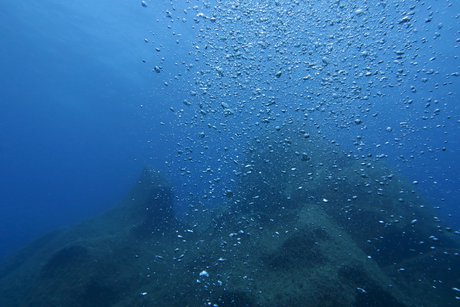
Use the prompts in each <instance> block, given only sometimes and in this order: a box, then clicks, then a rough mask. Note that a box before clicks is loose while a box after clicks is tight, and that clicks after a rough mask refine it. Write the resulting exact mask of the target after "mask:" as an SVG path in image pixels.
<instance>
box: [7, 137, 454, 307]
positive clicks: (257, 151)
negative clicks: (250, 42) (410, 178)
mask: <svg viewBox="0 0 460 307" xmlns="http://www.w3.org/2000/svg"><path fill="white" fill-rule="evenodd" d="M248 152H249V154H248V162H247V163H245V165H244V167H243V168H242V169H241V173H240V175H239V182H238V186H237V187H236V188H235V191H234V195H233V197H232V198H231V199H230V200H229V201H230V203H228V204H223V205H222V206H220V207H219V208H217V209H215V210H209V209H208V208H204V209H206V210H197V205H196V206H195V205H194V208H195V210H193V212H191V213H190V214H189V215H186V216H187V217H186V218H183V219H182V220H180V221H179V220H178V219H177V218H176V217H175V214H174V208H173V199H174V197H173V194H172V190H171V187H170V186H169V185H168V183H167V182H166V181H165V180H164V179H163V178H162V177H161V176H160V174H159V173H158V172H155V171H151V170H145V171H143V173H142V174H141V177H140V179H139V180H138V182H137V184H136V185H135V186H134V188H133V190H132V191H131V192H130V194H129V195H128V197H127V198H126V199H125V200H124V201H123V202H122V203H121V204H120V205H119V206H117V207H115V208H114V209H113V210H111V211H109V212H108V213H106V214H105V215H102V216H100V217H97V218H94V219H93V220H91V221H88V222H85V223H83V224H81V225H78V226H76V227H74V228H72V229H69V230H66V231H62V232H60V233H54V234H51V235H49V236H47V237H45V238H43V239H41V240H39V241H37V242H36V243H34V244H33V245H31V246H29V247H27V248H25V249H24V250H23V251H22V252H21V253H19V254H18V255H17V256H16V257H14V258H12V259H11V261H10V262H9V263H7V264H6V265H5V267H4V268H3V270H2V271H1V275H0V306H358V307H361V306H439V307H441V306H455V304H456V303H457V301H456V300H455V295H454V294H455V293H452V292H453V290H452V288H455V287H458V285H459V283H460V267H459V265H458V263H459V256H458V255H459V243H458V239H457V238H456V237H455V236H454V234H452V233H450V232H448V231H446V230H445V228H444V227H442V225H440V222H439V221H438V220H437V219H434V218H433V214H432V211H430V209H429V208H428V207H429V205H428V204H427V203H426V202H425V201H423V200H422V199H421V198H420V197H419V196H418V195H417V194H416V193H415V192H414V191H413V190H412V188H411V186H410V185H409V184H407V183H405V182H404V181H403V180H402V179H398V176H397V175H396V174H394V172H392V171H391V170H390V169H389V168H388V167H386V166H385V165H384V164H383V163H381V162H379V161H375V160H371V159H368V158H360V157H358V158H357V157H354V156H351V155H347V154H345V153H343V152H342V151H340V150H339V148H338V147H337V146H331V145H329V144H326V143H325V142H324V141H322V140H321V139H319V138H316V137H310V138H308V139H305V138H304V137H300V136H299V137H297V136H295V135H281V136H280V137H276V138H272V137H266V138H264V140H263V142H261V141H260V140H256V141H255V142H254V144H253V145H252V147H251V148H250V149H249V150H248Z"/></svg>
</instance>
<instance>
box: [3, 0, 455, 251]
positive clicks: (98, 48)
mask: <svg viewBox="0 0 460 307" xmlns="http://www.w3.org/2000/svg"><path fill="white" fill-rule="evenodd" d="M301 2H302V1H301ZM146 3H147V4H148V6H147V7H143V6H142V5H141V3H140V1H121V0H110V1H108V0H99V1H88V0H82V1H78V2H62V1H57V0H40V1H38V0H33V1H25V2H24V1H22V2H21V1H12V0H4V1H2V3H1V4H0V38H1V43H0V67H1V72H0V84H1V88H0V258H4V257H6V256H8V255H11V254H12V253H14V252H15V251H16V250H17V249H19V248H21V247H23V246H24V245H25V244H26V243H28V242H30V241H32V240H33V239H36V238H38V237H40V236H42V235H43V234H45V233H47V232H50V231H53V230H56V229H60V228H62V227H66V226H69V225H73V224H75V223H78V222H79V221H82V220H84V219H86V218H89V217H92V216H95V215H97V214H99V213H101V212H104V211H105V210H107V209H108V208H111V207H113V206H114V205H116V204H117V202H118V201H120V199H122V197H123V196H124V195H125V194H126V192H127V191H128V190H129V188H130V186H131V185H132V184H133V183H134V182H135V181H136V178H137V176H138V175H139V173H140V171H141V170H142V169H143V168H144V167H146V166H147V167H153V168H155V169H159V170H161V171H163V172H164V173H165V174H166V175H167V177H168V179H169V180H170V181H171V182H172V183H173V185H174V189H175V191H176V202H177V205H178V207H179V208H180V207H186V206H187V205H188V204H189V203H190V202H194V201H198V202H203V203H205V204H207V205H209V206H212V205H216V204H218V203H219V201H220V200H221V199H222V197H223V196H224V195H225V191H227V190H229V189H232V187H233V181H232V180H233V178H234V177H235V169H236V168H240V167H241V163H243V161H244V156H243V151H244V150H243V148H244V147H245V145H246V144H247V143H246V142H248V141H249V140H251V138H252V137H253V136H254V135H256V134H257V132H258V131H261V130H268V131H270V129H271V130H273V131H276V130H277V129H276V127H279V128H280V129H289V121H290V120H293V121H296V122H299V121H303V120H306V121H309V122H310V123H313V124H314V125H315V126H316V127H317V128H318V130H321V133H322V134H323V135H324V136H325V138H326V139H328V140H330V141H335V142H337V143H338V144H339V145H340V146H341V148H343V149H344V150H346V151H350V152H351V154H353V155H357V156H362V155H365V156H367V155H373V156H374V157H376V159H385V160H386V161H387V163H388V164H389V165H391V166H392V167H393V168H394V169H395V170H397V171H399V172H401V174H402V176H404V177H406V178H407V180H410V181H416V182H417V183H416V184H414V189H416V190H417V191H418V192H420V193H421V194H422V195H423V196H424V197H425V198H427V199H428V200H429V201H430V202H431V204H432V205H433V206H435V207H439V217H440V218H441V219H442V220H445V221H446V223H447V224H450V225H452V226H453V227H460V222H458V221H459V220H460V219H459V218H460V214H459V209H460V208H459V204H458V199H460V176H459V171H460V137H459V136H460V104H459V103H458V101H459V92H458V89H459V88H460V81H459V80H460V76H459V73H460V67H459V66H460V61H459V58H458V51H459V45H460V23H459V16H460V4H458V3H457V2H455V1H447V0H443V1H396V3H385V2H383V1H379V2H378V3H375V4H367V2H366V1H363V2H362V3H361V2H360V3H353V2H348V1H343V2H342V5H343V6H344V9H343V11H344V13H343V14H348V18H350V20H352V22H351V24H352V30H350V31H357V29H361V30H360V31H357V32H356V34H357V35H361V34H362V35H363V36H362V37H359V36H358V37H355V40H354V41H353V45H352V47H350V49H349V50H348V49H347V50H343V51H340V52H338V51H337V50H340V48H344V47H345V46H346V42H344V41H343V40H339V38H340V35H341V33H340V32H336V31H337V28H336V27H335V26H333V25H331V26H326V27H325V28H318V29H316V30H315V29H311V28H308V27H310V24H311V22H312V20H311V19H310V18H312V16H305V18H306V19H305V20H302V19H300V18H297V17H299V15H300V14H301V12H303V11H305V10H303V11H302V10H301V9H299V8H298V6H296V5H295V4H290V5H289V6H287V7H286V10H287V11H288V12H287V13H286V14H284V15H282V14H279V11H278V12H276V11H270V12H269V13H266V16H265V17H266V18H268V19H269V20H271V21H273V20H276V19H277V18H279V24H278V28H275V29H274V28H272V27H270V26H267V28H263V22H261V21H260V17H263V16H254V17H253V18H254V21H253V22H252V23H244V22H242V23H238V22H236V21H233V22H231V21H230V20H229V21H228V22H227V23H219V22H218V23H215V22H213V21H212V20H210V16H212V14H215V13H216V12H217V13H221V14H222V15H225V16H231V13H230V10H227V9H228V6H229V5H221V6H222V7H223V8H225V10H224V9H221V10H220V9H219V6H215V5H216V3H214V1H209V2H207V1H171V2H170V1H164V2H161V3H160V1H147V2H146ZM257 3H258V2H257ZM262 3H264V1H262ZM293 3H294V2H293ZM318 3H319V4H317V5H316V6H312V10H318V11H314V12H315V14H313V15H315V16H316V17H318V18H323V19H324V20H325V21H326V20H328V19H329V18H330V16H329V15H328V13H327V10H325V12H324V15H323V16H322V15H321V14H322V13H321V8H322V6H324V5H325V4H321V3H320V2H318ZM336 4H337V3H336ZM336 4H335V5H336ZM281 5H282V4H281ZM299 5H301V4H299ZM302 5H305V4H302ZM194 6H196V9H194ZM384 6H388V14H391V13H393V12H394V14H395V15H394V16H389V17H390V18H391V17H393V18H394V19H395V20H400V19H401V18H402V17H403V16H405V15H404V12H406V13H407V12H409V15H408V16H411V18H412V19H416V20H417V22H415V21H414V20H411V21H410V23H409V24H408V25H406V24H405V22H404V21H403V22H401V23H400V24H399V26H398V27H399V28H395V29H391V28H385V27H382V26H379V23H385V22H387V21H388V18H387V20H384V21H379V18H378V17H379V14H378V12H379V11H378V10H379V9H382V7H384ZM296 7H297V8H296ZM324 8H325V7H323V9H324ZM362 8H365V9H364V13H363V14H362V16H361V11H360V10H361V9H362ZM263 10H264V8H263V6H262V5H261V11H262V12H263ZM289 10H291V11H292V12H294V13H293V15H292V16H289ZM296 10H297V15H296ZM411 12H414V15H411ZM199 13H202V14H203V16H205V17H202V16H201V15H199ZM238 13H239V12H238V11H237V9H235V16H238ZM197 14H198V16H197ZM300 16H301V15H300ZM342 17H343V16H342ZM387 17H388V16H387ZM217 18H219V16H217ZM259 23H260V24H259ZM325 23H327V22H325ZM216 24H217V25H218V26H216ZM222 24H225V26H226V28H220V27H221V26H222ZM267 24H268V23H267ZM270 24H273V23H270ZM320 24H322V23H320ZM396 24H398V23H396ZM254 25H255V26H254ZM361 25H362V26H363V27H360V26H361ZM302 29H303V30H305V31H306V33H308V34H309V36H307V35H305V36H302V33H301V32H299V31H301V30H302ZM256 31H260V33H259V34H258V35H256V34H254V33H256ZM366 31H367V32H369V33H370V36H366V35H365V33H366ZM272 32H273V33H275V34H276V35H274V36H271V35H268V36H267V37H266V38H265V39H266V41H267V42H269V43H270V44H272V45H269V46H268V47H262V46H261V45H259V42H258V41H257V40H258V39H259V40H262V37H263V36H264V33H272ZM315 33H316V35H317V36H315V35H313V34H315ZM285 35H286V36H292V39H289V40H286V42H287V43H286V44H284V45H280V46H277V47H274V46H273V45H276V43H277V41H279V40H280V39H281V38H283V36H285ZM380 40H383V42H379V41H380ZM359 41H362V42H363V46H361V47H359V48H357V46H356V42H359ZM425 41H426V42H425ZM299 44H306V47H305V48H306V49H307V51H306V52H305V54H304V55H303V56H298V57H297V58H296V57H293V56H292V54H297V55H298V54H299V51H298V50H299V46H300V45H299ZM315 44H318V45H317V46H316V47H311V48H310V47H308V46H315ZM328 44H330V45H329V47H328ZM238 48H240V49H238ZM277 48H278V49H279V50H282V51H283V52H281V53H279V54H278V53H277V52H275V51H276V49H277ZM328 48H332V49H331V50H333V51H330V50H329V49H328ZM314 50H316V51H317V52H316V51H315V52H312V51H314ZM328 50H329V51H330V53H328ZM395 50H396V51H397V50H404V54H403V55H402V59H400V60H398V59H397V55H395ZM347 52H348V53H349V54H348V55H347ZM283 53H284V54H287V56H284V55H283ZM291 53H292V54H291ZM229 54H230V55H231V56H233V57H235V60H234V61H231V60H228V58H226V55H229ZM338 54H339V55H340V56H342V57H343V58H342V59H338V58H336V56H337V55H338ZM357 55H358V56H357ZM240 56H241V57H240ZM239 57H240V58H239ZM345 58H346V60H344V59H345ZM298 59H301V61H300V62H298V63H296V62H295V60H298ZM378 61H383V62H384V63H386V64H385V65H375V63H376V62H378ZM395 61H396V62H397V61H400V62H401V63H396V62H395ZM308 63H313V65H316V66H321V67H322V68H321V69H322V71H327V72H330V73H332V74H334V73H338V74H340V72H338V71H340V70H341V69H344V68H346V69H348V70H349V75H348V78H347V80H345V81H344V82H343V83H342V84H340V83H334V84H333V85H328V84H327V83H328V81H327V78H328V77H330V76H331V75H330V74H329V75H327V74H325V75H320V76H319V77H317V78H315V75H314V73H315V72H317V73H318V74H321V70H317V71H315V68H313V69H310V70H309V71H308V72H307V73H305V72H304V71H302V67H304V68H305V67H307V66H308V65H309V64H308ZM334 65H335V67H334ZM156 66H158V67H157V68H158V69H157V70H158V71H155V67H156ZM366 67H370V69H369V70H367V68H366ZM310 68H311V67H310ZM398 69H403V73H398V71H397V70H398ZM221 70H222V71H223V73H222V74H221V73H220V71H221ZM379 70H380V71H379ZM238 71H240V73H241V75H240V74H237V72H238ZM277 71H281V72H282V74H281V76H279V78H278V77H277V76H276V73H277ZM358 71H361V72H362V73H366V71H370V72H371V73H370V77H369V79H365V78H363V77H358V76H357V75H353V74H355V73H356V72H358ZM305 74H312V75H313V76H312V77H313V80H312V81H311V82H310V83H308V82H309V81H308V80H307V81H304V80H303V79H302V77H303V76H305ZM373 74H374V75H373ZM235 75H237V76H238V77H237V78H234V77H233V76H235ZM374 76H375V77H374ZM354 77H356V78H354ZM321 78H326V80H325V79H321ZM380 78H384V79H385V78H386V79H388V81H386V80H383V81H382V82H381V83H379V82H378V81H377V80H378V79H380ZM398 78H400V80H398ZM424 78H427V80H423V79H424ZM371 79H372V80H371ZM306 82H307V83H306ZM332 82H334V81H332ZM353 82H356V83H353ZM325 84H326V85H325ZM353 86H359V87H360V89H361V93H360V94H359V96H360V99H355V98H356V97H354V94H350V92H351V89H352V88H353ZM257 88H259V89H260V90H261V92H262V93H263V95H262V94H261V95H258V94H257V93H256V92H257V91H258V90H257ZM304 92H305V95H304V96H302V95H300V96H299V95H297V94H299V93H304ZM270 96H273V97H275V99H276V103H275V104H274V105H273V106H270V105H267V102H269V101H270V99H269V97H270ZM307 96H308V97H307ZM318 101H322V104H321V105H320V106H319V107H318V108H317V105H318ZM261 106H262V107H261ZM267 108H271V110H272V112H273V114H268V113H264V112H268V111H267ZM299 108H300V111H299ZM302 108H303V109H302ZM310 108H312V109H315V110H310ZM228 110H231V113H232V114H226V113H225V112H227V111H228ZM304 113H308V116H304ZM271 116H273V120H271V119H270V120H269V123H264V122H263V121H262V119H263V118H264V117H271ZM356 119H359V120H360V121H362V123H359V124H357V123H356V122H355V120H356ZM380 155H382V156H380ZM379 157H381V158H379Z"/></svg>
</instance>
